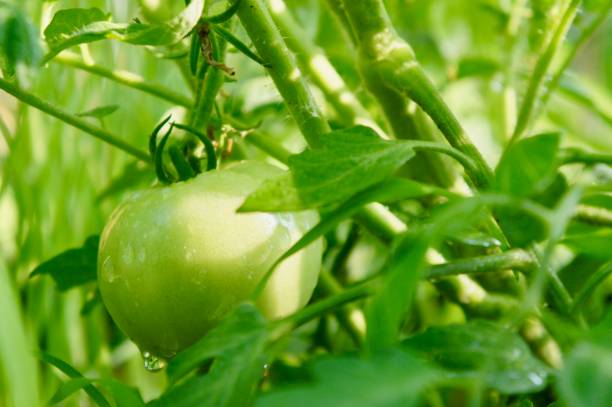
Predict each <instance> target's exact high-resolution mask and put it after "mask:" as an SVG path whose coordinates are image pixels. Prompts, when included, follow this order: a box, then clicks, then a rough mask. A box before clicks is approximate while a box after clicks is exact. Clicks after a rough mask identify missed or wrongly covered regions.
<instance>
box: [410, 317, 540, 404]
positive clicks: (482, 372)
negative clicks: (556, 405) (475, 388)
mask: <svg viewBox="0 0 612 407" xmlns="http://www.w3.org/2000/svg"><path fill="white" fill-rule="evenodd" d="M402 344H403V346H405V347H406V348H407V349H409V350H412V351H415V352H418V353H420V354H422V355H423V356H425V357H426V358H427V359H429V360H431V361H434V362H436V363H438V364H439V365H441V366H442V367H444V368H446V369H450V370H451V371H453V372H455V373H456V374H458V375H460V376H462V377H467V378H473V379H475V380H480V381H482V382H483V383H484V384H486V385H487V386H488V387H490V388H493V389H496V390H498V391H500V392H502V393H505V394H516V393H530V392H535V391H538V390H542V389H543V388H544V387H545V386H546V382H547V379H548V376H549V374H550V369H549V368H548V367H547V366H545V365H544V364H543V363H542V362H540V361H539V360H538V359H536V358H535V357H534V356H533V355H532V353H531V351H530V350H529V347H528V346H527V344H526V343H525V342H524V341H523V340H522V339H521V338H520V337H519V336H518V335H517V334H516V333H514V332H511V331H508V330H506V329H504V328H503V327H501V326H499V325H497V324H494V323H492V322H488V321H478V320H475V321H470V322H468V323H466V324H464V325H451V326H443V327H431V328H429V329H428V330H427V331H425V332H424V333H422V334H419V335H416V336H414V337H412V338H410V339H408V340H406V341H404V342H403V343H402Z"/></svg>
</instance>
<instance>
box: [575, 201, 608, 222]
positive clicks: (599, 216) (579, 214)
mask: <svg viewBox="0 0 612 407" xmlns="http://www.w3.org/2000/svg"><path fill="white" fill-rule="evenodd" d="M574 219H576V220H578V221H580V222H584V223H588V224H591V225H596V226H608V227H612V211H611V210H609V209H606V208H601V207H598V206H592V205H578V206H577V207H576V213H575V214H574Z"/></svg>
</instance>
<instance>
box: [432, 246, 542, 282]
mask: <svg viewBox="0 0 612 407" xmlns="http://www.w3.org/2000/svg"><path fill="white" fill-rule="evenodd" d="M536 264H537V262H536V259H535V258H534V257H533V256H532V255H531V254H530V253H529V252H527V251H525V250H521V249H512V250H508V251H506V252H503V253H496V254H491V255H488V256H479V257H473V258H468V259H460V260H455V261H452V262H449V263H445V264H436V265H434V266H432V267H431V268H430V269H429V270H428V271H427V272H426V273H425V277H426V278H441V277H446V276H452V275H457V274H468V273H474V274H477V273H484V272H490V271H499V270H504V269H516V270H523V271H525V270H529V269H531V268H533V267H534V266H536Z"/></svg>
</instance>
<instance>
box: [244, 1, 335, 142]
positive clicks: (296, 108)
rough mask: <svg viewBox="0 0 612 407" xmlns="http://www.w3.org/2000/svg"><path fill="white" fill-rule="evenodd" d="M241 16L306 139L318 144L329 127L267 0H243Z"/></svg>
mask: <svg viewBox="0 0 612 407" xmlns="http://www.w3.org/2000/svg"><path fill="white" fill-rule="evenodd" d="M235 1H236V0H234V2H235ZM238 17H239V18H240V21H241V22H242V25H243V26H244V28H245V29H246V31H247V33H248V35H249V37H250V38H251V41H253V45H255V48H256V49H257V52H258V53H259V55H260V56H261V57H262V58H263V59H264V61H266V63H267V64H269V65H270V67H269V68H267V69H268V73H269V74H270V77H271V78H272V80H273V81H274V83H275V85H276V88H277V89H278V91H279V92H280V94H281V96H282V97H283V99H284V100H285V103H286V104H287V107H288V108H289V111H290V112H291V115H292V116H293V118H294V119H295V121H296V123H297V125H298V127H299V128H300V130H301V131H302V134H303V135H304V137H305V138H306V142H307V143H308V145H310V146H311V147H316V146H318V145H319V137H321V135H322V134H325V133H328V132H329V131H330V127H329V124H328V123H327V121H326V120H325V118H324V117H323V115H322V113H321V111H320V109H319V107H318V106H317V104H316V102H315V100H314V97H313V95H312V93H311V92H310V89H309V88H308V84H307V83H306V79H305V78H304V76H303V74H302V72H301V71H300V69H299V68H298V65H297V62H296V60H295V57H294V56H293V55H292V54H291V53H290V52H289V49H288V48H287V45H286V44H285V41H284V40H283V37H282V36H281V34H280V32H279V31H278V29H277V28H276V25H275V24H274V21H273V20H272V16H271V15H270V13H269V12H268V10H267V8H266V6H265V4H264V0H242V1H241V2H240V6H239V8H238Z"/></svg>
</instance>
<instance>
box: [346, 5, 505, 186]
mask: <svg viewBox="0 0 612 407" xmlns="http://www.w3.org/2000/svg"><path fill="white" fill-rule="evenodd" d="M345 9H346V12H347V15H348V18H349V21H350V23H351V25H352V26H353V29H354V31H355V32H356V33H357V38H358V44H359V61H358V64H359V66H360V69H361V72H362V75H363V76H364V78H370V77H371V78H372V79H370V80H372V81H376V82H378V86H379V87H380V88H384V87H387V88H388V89H391V90H392V91H394V92H397V93H398V94H400V95H403V96H405V97H409V98H410V99H412V100H413V101H414V102H415V103H416V104H417V105H419V106H420V107H421V108H422V109H423V110H424V111H425V113H427V114H428V115H429V116H430V117H431V119H432V120H433V121H434V123H435V124H436V125H437V126H438V128H439V129H440V131H441V132H442V134H443V135H444V137H445V138H446V140H447V141H448V142H449V143H450V144H451V145H452V146H453V147H455V148H457V149H458V150H460V151H461V152H462V153H464V154H466V155H467V156H469V157H470V158H471V159H472V160H474V162H475V164H476V169H477V170H476V171H474V170H468V169H466V174H467V176H468V177H469V178H470V179H471V181H472V182H473V183H474V185H475V186H476V187H478V188H483V187H487V186H488V185H489V184H490V182H491V179H492V176H493V175H492V172H491V169H490V168H489V166H488V165H487V163H486V162H485V161H484V158H483V157H482V155H481V154H480V152H479V151H478V149H476V147H475V146H474V144H472V142H471V141H470V140H469V138H468V137H467V136H466V134H465V132H464V130H463V128H462V127H461V125H460V124H459V122H458V121H457V119H456V118H455V116H454V115H453V113H452V112H451V110H450V109H449V108H448V106H447V105H446V103H445V102H444V100H443V99H442V97H441V96H440V94H439V92H438V91H437V89H436V88H435V86H434V84H433V83H432V82H431V80H430V79H429V78H428V77H427V75H426V74H425V72H424V71H423V69H422V67H421V65H420V64H419V63H418V62H417V60H416V57H415V55H414V52H413V51H412V48H411V47H410V45H409V44H408V43H406V42H405V41H404V40H403V39H402V38H401V37H399V36H398V35H397V33H396V32H395V30H394V29H393V27H392V25H391V22H390V20H389V16H388V15H387V12H386V10H385V7H384V4H383V3H382V1H381V0H363V1H359V2H351V3H350V6H347V7H345ZM367 81H368V79H366V82H367Z"/></svg>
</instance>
